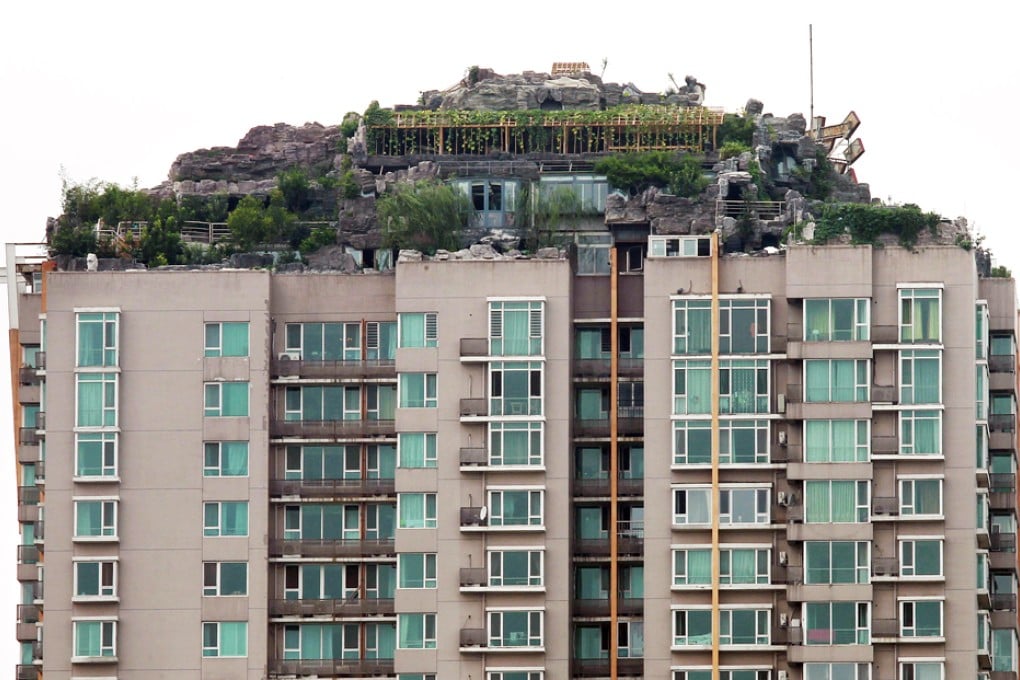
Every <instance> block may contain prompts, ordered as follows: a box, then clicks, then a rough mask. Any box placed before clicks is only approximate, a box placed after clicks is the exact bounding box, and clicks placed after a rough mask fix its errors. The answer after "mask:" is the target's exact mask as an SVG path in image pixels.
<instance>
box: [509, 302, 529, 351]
mask: <svg viewBox="0 0 1020 680" xmlns="http://www.w3.org/2000/svg"><path fill="white" fill-rule="evenodd" d="M528 339H529V328H528V310H526V309H521V310H507V309H504V310H503V356H526V355H527V354H529V352H528V348H529V343H528Z"/></svg>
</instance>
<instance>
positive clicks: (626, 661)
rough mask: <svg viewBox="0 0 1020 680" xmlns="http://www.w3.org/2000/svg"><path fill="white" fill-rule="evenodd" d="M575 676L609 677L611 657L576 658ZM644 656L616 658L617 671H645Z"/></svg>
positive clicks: (630, 673) (627, 673)
mask: <svg viewBox="0 0 1020 680" xmlns="http://www.w3.org/2000/svg"><path fill="white" fill-rule="evenodd" d="M572 663H573V666H574V670H573V676H574V677H575V678H600V677H609V659H574V660H573V662H572ZM644 667H645V660H644V659H643V658H636V659H635V658H632V657H623V658H617V659H616V672H617V674H618V675H620V676H624V677H626V676H632V677H633V676H637V677H640V676H641V675H642V673H644Z"/></svg>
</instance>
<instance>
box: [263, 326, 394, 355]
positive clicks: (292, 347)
mask: <svg viewBox="0 0 1020 680" xmlns="http://www.w3.org/2000/svg"><path fill="white" fill-rule="evenodd" d="M376 323H378V322H376ZM326 324H335V325H338V326H340V327H341V330H340V342H341V343H342V346H341V347H340V355H341V356H342V357H343V358H342V359H340V361H361V357H362V353H361V322H360V321H306V322H303V323H288V324H285V326H284V333H283V342H284V349H285V351H286V352H288V353H291V352H297V353H298V356H299V357H301V361H333V360H332V359H324V358H322V357H319V358H316V359H312V358H309V357H306V356H305V353H304V339H305V326H319V327H320V332H321V334H322V335H321V338H320V339H321V341H322V342H321V346H322V347H325V346H326V329H325V327H326ZM294 327H297V328H299V329H300V330H299V331H298V336H299V337H298V342H297V343H296V344H295V343H293V342H291V341H290V329H291V328H294ZM351 327H353V328H355V329H356V331H357V332H356V333H355V334H354V335H355V337H356V338H358V341H357V344H353V345H348V343H347V341H348V340H349V337H348V329H349V328H351ZM376 332H377V335H376V341H377V342H378V328H377V329H376Z"/></svg>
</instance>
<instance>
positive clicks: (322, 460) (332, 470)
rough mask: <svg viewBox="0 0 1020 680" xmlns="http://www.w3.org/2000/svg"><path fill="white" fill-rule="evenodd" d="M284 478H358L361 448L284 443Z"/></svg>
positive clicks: (356, 446)
mask: <svg viewBox="0 0 1020 680" xmlns="http://www.w3.org/2000/svg"><path fill="white" fill-rule="evenodd" d="M286 451H287V453H286V463H285V465H286V468H285V471H284V478H285V479H307V480H320V479H330V480H333V479H361V478H362V471H361V447H360V446H358V445H356V444H352V445H348V446H288V447H287V449H286Z"/></svg>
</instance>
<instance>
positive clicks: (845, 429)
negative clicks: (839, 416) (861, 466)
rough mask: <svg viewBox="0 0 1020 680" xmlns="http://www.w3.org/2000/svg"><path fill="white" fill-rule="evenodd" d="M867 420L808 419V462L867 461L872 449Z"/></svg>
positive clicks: (805, 422) (806, 436)
mask: <svg viewBox="0 0 1020 680" xmlns="http://www.w3.org/2000/svg"><path fill="white" fill-rule="evenodd" d="M869 425H870V421H867V420H806V421H804V460H805V461H806V462H808V463H865V462H867V461H868V456H869V450H870V448H871V432H870V430H871V428H870V427H869Z"/></svg>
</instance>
